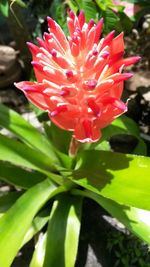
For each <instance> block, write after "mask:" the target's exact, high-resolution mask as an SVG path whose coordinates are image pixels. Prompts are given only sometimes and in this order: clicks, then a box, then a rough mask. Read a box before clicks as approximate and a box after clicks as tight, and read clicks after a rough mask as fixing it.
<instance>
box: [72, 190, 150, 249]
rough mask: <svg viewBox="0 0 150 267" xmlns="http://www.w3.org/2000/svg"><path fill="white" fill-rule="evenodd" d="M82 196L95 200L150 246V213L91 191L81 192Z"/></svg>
mask: <svg viewBox="0 0 150 267" xmlns="http://www.w3.org/2000/svg"><path fill="white" fill-rule="evenodd" d="M77 191H78V190H77ZM76 194H77V192H76ZM81 195H84V196H87V197H90V198H92V199H93V200H95V201H96V202H97V203H98V204H99V205H100V206H102V207H103V208H104V209H106V210H107V211H108V212H109V213H110V214H111V215H112V216H113V217H116V218H117V219H118V220H119V221H120V222H121V223H123V224H124V225H125V226H126V227H127V228H128V229H129V230H130V231H131V232H132V233H134V234H135V235H137V236H138V237H139V238H141V239H142V240H144V241H145V242H147V243H149V244H150V211H147V210H143V209H137V208H134V207H128V206H123V205H119V204H117V203H116V202H115V201H113V200H110V199H107V198H104V197H102V196H99V195H97V194H94V193H92V192H89V191H86V192H85V194H84V193H83V192H81Z"/></svg>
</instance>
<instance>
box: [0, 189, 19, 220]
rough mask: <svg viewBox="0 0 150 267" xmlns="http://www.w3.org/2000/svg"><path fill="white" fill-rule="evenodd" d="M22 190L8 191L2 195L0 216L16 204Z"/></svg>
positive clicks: (0, 197)
mask: <svg viewBox="0 0 150 267" xmlns="http://www.w3.org/2000/svg"><path fill="white" fill-rule="evenodd" d="M20 195H21V192H8V193H5V194H3V195H2V196H0V217H1V216H2V215H3V214H4V213H5V212H6V211H7V210H8V209H9V208H10V207H11V206H12V205H13V204H14V202H15V201H16V200H17V198H19V197H20Z"/></svg>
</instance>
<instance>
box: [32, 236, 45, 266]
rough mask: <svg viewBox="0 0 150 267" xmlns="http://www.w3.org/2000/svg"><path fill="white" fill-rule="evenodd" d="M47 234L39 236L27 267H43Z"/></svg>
mask: <svg viewBox="0 0 150 267" xmlns="http://www.w3.org/2000/svg"><path fill="white" fill-rule="evenodd" d="M46 238H47V233H45V234H42V233H41V234H40V236H39V239H38V242H37V244H36V247H35V250H34V253H33V256H32V260H31V263H30V266H29V267H43V263H44V257H45V249H46Z"/></svg>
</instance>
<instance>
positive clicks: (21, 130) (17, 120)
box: [0, 104, 57, 162]
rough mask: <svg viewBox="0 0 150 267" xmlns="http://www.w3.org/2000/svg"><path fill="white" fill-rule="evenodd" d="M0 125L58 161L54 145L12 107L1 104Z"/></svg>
mask: <svg viewBox="0 0 150 267" xmlns="http://www.w3.org/2000/svg"><path fill="white" fill-rule="evenodd" d="M0 125H1V126H2V127H4V128H6V129H7V130H9V131H10V132H12V133H14V134H15V135H16V136H17V137H18V138H20V139H21V140H22V141H23V142H25V143H27V144H29V145H30V146H32V147H34V148H36V149H37V150H38V151H41V152H43V153H44V154H46V155H47V156H48V157H49V158H51V159H52V160H53V161H54V160H55V161H56V162H57V158H56V155H55V153H54V151H53V147H52V146H51V144H50V143H49V142H48V140H47V138H46V137H45V136H44V135H43V134H42V133H40V132H39V131H38V130H37V129H36V128H34V127H33V126H32V125H31V124H30V123H28V122H27V121H26V120H25V119H23V117H22V116H20V115H19V114H18V113H17V112H15V111H14V110H12V109H9V108H7V107H6V106H4V105H2V104H0Z"/></svg>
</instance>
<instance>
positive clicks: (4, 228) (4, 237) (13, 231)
mask: <svg viewBox="0 0 150 267" xmlns="http://www.w3.org/2000/svg"><path fill="white" fill-rule="evenodd" d="M56 190H57V189H56V187H55V186H54V185H52V184H50V182H49V181H48V180H45V181H44V182H42V183H40V184H37V185H35V186H34V187H32V188H31V189H29V190H28V191H27V192H26V193H25V194H24V195H23V196H22V197H20V198H19V200H18V201H16V203H15V204H14V205H13V206H12V207H11V208H10V209H9V210H8V212H7V213H6V214H5V215H4V216H3V217H1V218H0V236H1V238H0V247H1V250H0V265H1V266H5V267H9V266H10V265H11V263H12V261H13V259H14V257H15V256H16V254H17V251H18V249H19V248H20V246H21V243H22V239H23V238H24V236H25V233H26V231H27V230H28V228H29V226H30V224H31V221H32V219H33V217H34V216H35V214H36V213H37V211H38V210H39V209H40V208H41V207H42V205H43V204H44V203H45V202H46V201H47V200H48V199H49V198H50V197H51V196H53V194H54V192H55V191H56ZM18 222H19V223H18ZM20 222H21V223H20ZM8 250H9V257H8Z"/></svg>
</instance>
